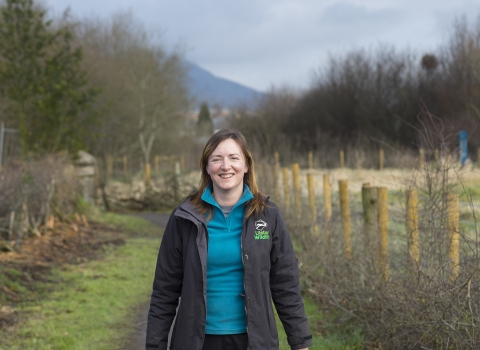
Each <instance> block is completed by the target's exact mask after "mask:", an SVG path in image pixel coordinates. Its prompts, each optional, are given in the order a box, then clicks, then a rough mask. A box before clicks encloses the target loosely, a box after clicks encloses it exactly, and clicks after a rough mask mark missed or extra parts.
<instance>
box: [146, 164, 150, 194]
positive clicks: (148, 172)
mask: <svg viewBox="0 0 480 350" xmlns="http://www.w3.org/2000/svg"><path fill="white" fill-rule="evenodd" d="M150 189H151V183H150V163H146V164H145V193H146V194H147V196H150Z"/></svg>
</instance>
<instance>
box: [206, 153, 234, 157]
mask: <svg viewBox="0 0 480 350" xmlns="http://www.w3.org/2000/svg"><path fill="white" fill-rule="evenodd" d="M221 156H222V155H221V154H212V155H211V156H210V158H213V157H221ZM228 156H229V157H231V156H239V157H240V154H238V153H230V154H229V155H228Z"/></svg>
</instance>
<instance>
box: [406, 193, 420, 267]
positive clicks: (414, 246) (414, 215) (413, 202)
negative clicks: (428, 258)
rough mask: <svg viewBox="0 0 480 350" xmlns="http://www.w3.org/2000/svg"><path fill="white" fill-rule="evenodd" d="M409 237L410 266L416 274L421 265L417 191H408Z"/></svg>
mask: <svg viewBox="0 0 480 350" xmlns="http://www.w3.org/2000/svg"><path fill="white" fill-rule="evenodd" d="M406 195H407V235H408V265H409V267H410V271H411V272H414V271H415V270H417V269H418V267H419V264H420V244H419V237H418V194H417V190H407V192H406Z"/></svg>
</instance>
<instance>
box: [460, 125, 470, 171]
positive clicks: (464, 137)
mask: <svg viewBox="0 0 480 350" xmlns="http://www.w3.org/2000/svg"><path fill="white" fill-rule="evenodd" d="M467 141H468V133H467V132H466V131H465V130H462V131H460V132H459V133H458V142H459V145H460V147H459V152H460V164H462V167H463V166H464V165H465V162H466V161H467V158H468V142H467Z"/></svg>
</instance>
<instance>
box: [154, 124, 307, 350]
mask: <svg viewBox="0 0 480 350" xmlns="http://www.w3.org/2000/svg"><path fill="white" fill-rule="evenodd" d="M200 167H201V171H202V175H201V180H200V187H199V188H198V190H196V191H195V192H193V193H191V194H190V195H189V197H188V198H187V200H186V201H185V202H184V203H183V204H181V205H180V206H179V207H178V208H176V209H175V210H174V211H173V212H172V214H171V216H170V219H169V222H168V224H167V227H166V229H165V233H164V235H163V239H162V244H161V246H160V252H159V254H158V261H157V268H156V272H155V279H154V282H153V292H152V297H151V302H150V310H149V313H148V324H147V344H146V348H147V349H162V350H163V349H165V350H166V349H167V342H168V338H169V331H170V327H171V325H172V323H173V321H174V318H175V316H176V319H175V325H174V328H173V331H172V334H171V344H170V349H174V350H247V349H255V350H256V349H258V350H270V349H272V350H273V349H278V348H279V345H278V334H277V329H276V326H275V318H274V314H273V310H272V303H271V300H273V302H274V304H275V307H276V309H277V312H278V315H279V317H280V320H281V321H282V323H283V326H284V328H285V332H286V334H287V336H288V343H289V344H290V346H291V348H292V349H307V348H308V346H310V345H311V344H312V336H311V334H310V331H309V328H308V321H307V318H306V315H305V310H304V306H303V301H302V298H301V295H300V288H299V282H298V268H297V260H296V258H295V254H294V251H293V246H292V242H291V240H290V237H289V234H288V232H287V228H286V226H285V223H284V221H283V219H282V216H281V214H280V211H279V209H278V208H277V206H276V205H275V204H274V203H272V202H271V201H269V200H268V198H266V197H264V196H263V195H262V194H261V193H260V192H259V190H258V188H257V184H256V180H255V173H254V168H253V158H252V154H251V152H250V151H249V149H248V146H247V142H246V140H245V138H244V137H243V135H242V134H241V133H239V132H236V131H229V130H221V131H219V132H217V133H216V134H214V135H213V136H212V137H211V138H210V139H209V140H208V142H207V144H206V146H205V149H204V150H203V154H202V158H201V160H200ZM180 297H181V302H180V304H179V298H180ZM177 306H178V310H177Z"/></svg>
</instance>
